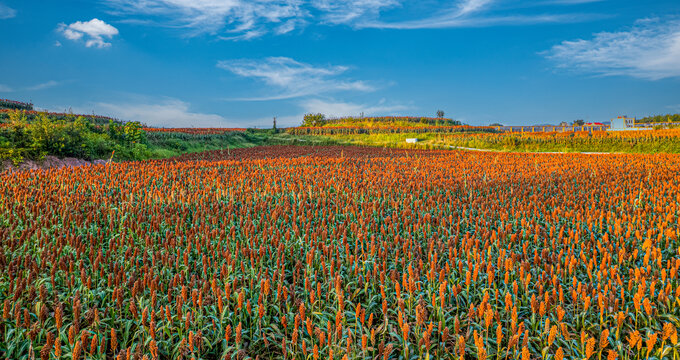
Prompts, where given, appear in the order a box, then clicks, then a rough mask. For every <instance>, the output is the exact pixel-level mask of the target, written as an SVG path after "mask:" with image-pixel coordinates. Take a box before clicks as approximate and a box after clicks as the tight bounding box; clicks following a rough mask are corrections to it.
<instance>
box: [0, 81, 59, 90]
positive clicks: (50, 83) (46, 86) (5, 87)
mask: <svg viewBox="0 0 680 360" xmlns="http://www.w3.org/2000/svg"><path fill="white" fill-rule="evenodd" d="M59 84H60V83H59V82H58V81H54V80H50V81H47V82H44V83H41V84H36V85H33V86H25V87H20V88H14V87H11V86H8V85H3V84H0V92H18V91H38V90H44V89H49V88H52V87H55V86H58V85H59Z"/></svg>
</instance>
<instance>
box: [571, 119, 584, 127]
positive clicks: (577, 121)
mask: <svg viewBox="0 0 680 360" xmlns="http://www.w3.org/2000/svg"><path fill="white" fill-rule="evenodd" d="M585 123H586V122H585V121H583V120H581V119H578V120H576V121H574V124H573V125H574V126H583V124H585Z"/></svg>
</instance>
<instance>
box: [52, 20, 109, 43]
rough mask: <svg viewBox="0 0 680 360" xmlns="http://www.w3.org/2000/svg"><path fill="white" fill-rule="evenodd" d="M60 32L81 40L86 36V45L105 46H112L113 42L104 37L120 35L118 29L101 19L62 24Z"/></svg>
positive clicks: (67, 36) (66, 36) (71, 38)
mask: <svg viewBox="0 0 680 360" xmlns="http://www.w3.org/2000/svg"><path fill="white" fill-rule="evenodd" d="M58 30H59V32H61V33H62V35H64V37H65V38H67V39H69V40H74V41H76V40H80V39H83V38H85V46H87V47H96V48H99V49H101V48H105V47H109V46H111V43H109V42H106V41H105V40H104V39H105V38H106V39H111V38H113V37H114V36H115V35H118V29H116V28H115V27H113V26H111V25H109V24H107V23H105V22H104V21H102V20H99V19H96V18H95V19H92V20H90V21H85V22H83V21H76V22H74V23H73V24H70V25H66V24H63V23H62V24H60V25H59V27H58Z"/></svg>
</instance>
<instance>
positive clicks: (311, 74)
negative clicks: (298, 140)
mask: <svg viewBox="0 0 680 360" xmlns="http://www.w3.org/2000/svg"><path fill="white" fill-rule="evenodd" d="M217 67H219V68H222V69H225V70H228V71H231V72H232V73H234V74H236V75H239V76H242V77H248V78H254V79H258V80H260V81H263V82H264V83H265V84H266V85H268V86H270V87H272V88H275V89H277V91H278V92H277V93H275V94H274V95H269V96H265V97H256V98H247V99H239V100H280V99H291V98H296V97H302V96H308V95H317V94H321V93H328V92H335V91H364V92H367V91H373V90H375V88H374V87H373V86H371V85H369V84H367V83H366V82H364V81H360V80H342V79H339V78H338V76H339V75H341V74H343V73H344V72H346V71H347V70H348V68H347V67H345V66H326V67H321V66H313V65H310V64H305V63H302V62H298V61H295V60H293V59H291V58H287V57H269V58H265V59H263V60H252V59H240V60H226V61H220V62H219V63H218V64H217Z"/></svg>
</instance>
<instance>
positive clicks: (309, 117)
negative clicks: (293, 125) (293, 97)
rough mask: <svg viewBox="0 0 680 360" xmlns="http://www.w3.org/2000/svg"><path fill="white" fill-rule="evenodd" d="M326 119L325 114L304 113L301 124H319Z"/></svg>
mask: <svg viewBox="0 0 680 360" xmlns="http://www.w3.org/2000/svg"><path fill="white" fill-rule="evenodd" d="M325 120H326V116H325V115H324V114H321V113H319V114H312V113H309V114H305V116H304V118H303V120H302V126H312V127H314V126H321V125H323V122H324V121H325Z"/></svg>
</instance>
